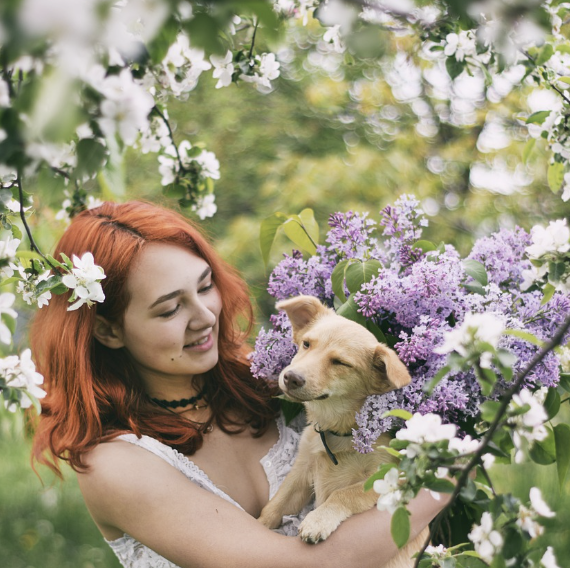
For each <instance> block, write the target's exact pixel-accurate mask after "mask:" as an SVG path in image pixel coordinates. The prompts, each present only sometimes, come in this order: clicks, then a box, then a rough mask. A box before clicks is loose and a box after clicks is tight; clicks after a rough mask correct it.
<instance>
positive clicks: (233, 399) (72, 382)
mask: <svg viewBox="0 0 570 568" xmlns="http://www.w3.org/2000/svg"><path fill="white" fill-rule="evenodd" d="M149 242H155V243H156V242H162V243H169V244H176V245H179V246H182V247H184V248H186V249H187V250H189V251H191V252H192V253H194V254H195V255H197V256H199V257H201V258H203V259H204V260H205V261H206V262H207V263H208V264H209V265H210V267H211V268H212V278H213V281H214V283H215V285H216V286H217V288H218V289H219V291H220V295H221V298H222V310H221V313H220V317H219V360H218V363H217V364H216V366H215V367H214V368H213V369H212V370H211V371H209V372H208V373H207V379H206V381H205V386H206V397H207V399H208V402H209V404H210V408H211V409H212V418H211V419H210V421H209V422H208V423H207V424H205V425H203V426H201V427H198V426H196V427H194V426H193V424H192V423H191V422H189V421H188V420H186V419H184V418H182V417H179V416H177V415H175V414H171V413H166V412H164V410H162V409H160V408H157V407H156V405H153V404H152V403H150V402H149V398H148V396H147V395H146V393H145V391H144V389H143V386H142V381H141V380H140V379H139V377H138V375H137V373H136V371H135V368H134V366H133V364H132V362H131V360H130V358H129V356H128V353H127V352H126V351H125V350H124V349H118V350H115V349H109V348H107V347H105V346H104V345H102V344H101V343H99V342H98V341H97V340H96V339H95V338H94V336H93V327H94V323H95V316H96V314H99V315H101V316H103V317H105V318H107V319H108V320H110V321H112V322H116V323H119V324H120V323H121V322H122V318H123V315H124V312H125V309H126V307H127V305H128V303H129V294H128V290H127V286H126V282H127V278H128V276H129V272H130V269H131V266H132V264H133V262H134V261H135V260H136V258H137V256H138V254H139V253H140V251H141V250H142V249H143V248H144V246H145V245H146V244H147V243H149ZM85 252H91V253H92V254H93V256H94V258H95V263H96V264H98V265H99V266H101V267H103V269H104V271H105V274H106V278H105V279H104V280H103V281H102V286H103V291H104V293H105V301H104V302H103V303H102V304H97V307H96V308H95V306H93V307H92V308H91V309H88V308H87V307H86V306H83V307H81V308H79V309H78V310H75V311H71V312H69V311H67V308H68V307H69V302H68V297H69V295H68V294H64V295H62V296H55V297H53V298H52V299H51V301H50V303H49V305H48V306H46V307H44V308H42V309H41V310H40V311H39V312H38V313H37V315H36V317H35V318H34V321H33V324H32V328H31V345H32V351H33V353H34V357H35V360H36V364H37V367H38V371H39V372H40V373H42V374H43V376H44V379H45V384H44V388H45V390H46V391H47V395H46V397H45V398H44V399H43V400H42V412H41V415H40V418H39V422H38V425H37V429H36V434H35V438H34V446H33V457H34V459H36V460H37V461H38V462H40V463H44V464H46V465H48V466H49V467H51V468H52V469H53V470H54V471H56V472H57V473H60V470H59V464H58V459H62V460H65V461H67V462H69V464H70V465H71V467H72V468H73V469H75V470H78V471H79V470H82V469H84V467H85V466H84V464H83V462H82V458H83V456H84V455H85V453H86V452H88V451H89V450H90V449H92V448H93V447H94V446H96V445H97V444H99V443H101V442H104V441H107V440H110V439H112V438H114V437H116V436H117V435H119V434H121V433H125V432H133V433H135V434H136V435H137V436H141V435H148V436H152V437H154V438H156V439H158V440H160V441H162V442H164V443H166V444H168V445H169V446H171V447H173V448H175V449H177V450H178V451H180V452H182V453H184V454H186V455H191V454H193V453H194V452H195V451H196V450H197V449H199V448H200V446H201V445H202V441H203V437H202V431H203V430H204V429H205V428H206V427H207V426H209V424H210V423H211V422H215V423H216V424H217V425H218V427H220V428H221V429H223V430H224V431H226V432H228V431H230V432H231V431H235V430H236V428H235V426H238V427H239V426H241V427H242V430H243V427H245V426H244V425H245V424H251V425H252V426H253V427H254V428H255V429H256V430H257V435H261V434H262V433H263V432H264V431H265V430H266V429H267V426H268V424H269V423H270V421H271V420H272V419H273V418H274V417H275V413H276V407H275V404H274V402H272V399H271V392H270V390H269V387H268V386H267V385H266V383H265V381H258V380H256V379H254V378H253V377H252V376H251V373H250V370H249V365H248V362H247V360H246V352H247V349H246V346H245V338H246V336H247V334H248V333H249V332H250V331H251V326H252V321H253V313H252V307H251V303H250V301H249V295H248V290H247V287H246V285H245V283H244V282H243V280H242V279H241V278H240V277H239V276H238V275H237V273H236V271H235V270H234V269H233V268H232V267H230V266H229V265H228V264H226V263H225V262H224V261H223V260H222V259H221V258H220V257H219V256H218V254H217V253H216V252H215V251H214V249H213V247H212V246H211V244H210V243H209V242H208V241H207V240H206V238H205V237H204V236H203V235H202V233H201V232H200V230H199V229H198V228H197V227H196V226H195V225H193V224H192V223H190V222H189V221H188V220H187V219H185V218H184V217H183V216H182V215H180V214H178V213H176V212H174V211H172V210H169V209H165V208H162V207H159V206H157V205H153V204H150V203H144V202H137V201H134V202H129V203H123V204H116V203H110V202H108V203H104V204H103V205H101V206H100V207H97V208H95V209H91V210H89V211H83V212H82V213H81V214H79V215H78V216H77V217H75V218H74V220H73V222H72V223H71V225H70V226H69V227H68V229H67V230H66V232H65V233H64V235H63V237H62V238H61V240H60V241H59V244H58V246H57V248H56V250H55V258H59V254H60V253H65V254H66V255H67V256H68V257H70V258H71V256H72V255H77V256H81V255H82V254H83V253H85ZM240 319H241V320H242V321H243V322H245V327H246V329H241V328H240V327H239V325H238V320H240ZM236 416H238V417H239V419H237V420H236V418H235V417H236ZM228 426H231V428H230V429H229V430H228ZM238 429H239V428H238Z"/></svg>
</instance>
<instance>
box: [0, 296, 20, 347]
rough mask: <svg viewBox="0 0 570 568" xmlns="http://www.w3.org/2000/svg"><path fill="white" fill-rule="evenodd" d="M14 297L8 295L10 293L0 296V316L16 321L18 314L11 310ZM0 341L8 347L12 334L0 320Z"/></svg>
mask: <svg viewBox="0 0 570 568" xmlns="http://www.w3.org/2000/svg"><path fill="white" fill-rule="evenodd" d="M15 299H16V296H14V294H10V292H4V293H3V294H0V316H1V315H4V314H6V315H7V316H9V317H11V318H14V319H16V318H17V317H18V314H17V313H16V311H15V310H13V309H12V304H13V303H14V300H15ZM0 341H1V342H2V343H5V344H6V345H9V344H10V342H11V341H12V333H11V331H10V329H9V328H8V326H7V325H6V324H5V323H4V322H3V321H2V319H0Z"/></svg>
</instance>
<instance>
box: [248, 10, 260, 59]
mask: <svg viewBox="0 0 570 568" xmlns="http://www.w3.org/2000/svg"><path fill="white" fill-rule="evenodd" d="M258 25H259V20H255V24H254V26H253V35H252V36H251V47H250V48H249V55H248V56H247V58H248V59H249V60H251V56H252V55H253V46H254V45H255V36H256V34H257V26H258Z"/></svg>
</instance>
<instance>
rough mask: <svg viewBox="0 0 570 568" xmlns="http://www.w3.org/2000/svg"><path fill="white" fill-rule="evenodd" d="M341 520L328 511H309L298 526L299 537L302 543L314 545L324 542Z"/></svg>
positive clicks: (318, 509) (323, 509)
mask: <svg viewBox="0 0 570 568" xmlns="http://www.w3.org/2000/svg"><path fill="white" fill-rule="evenodd" d="M342 520H343V519H342V518H339V517H338V516H337V515H335V514H334V513H332V512H331V511H330V510H327V509H326V508H324V507H318V508H317V509H315V510H314V511H311V512H310V513H309V514H308V515H307V516H306V517H305V519H304V520H303V522H302V523H301V524H300V525H299V536H300V537H301V539H302V540H303V541H304V542H307V543H309V544H316V543H317V542H321V541H322V540H326V539H327V538H328V537H329V536H330V534H331V533H332V532H333V531H334V530H335V529H336V528H337V527H338V525H340V523H341V522H342Z"/></svg>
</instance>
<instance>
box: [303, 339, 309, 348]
mask: <svg viewBox="0 0 570 568" xmlns="http://www.w3.org/2000/svg"><path fill="white" fill-rule="evenodd" d="M309 347H310V344H309V342H308V341H303V349H308V348H309Z"/></svg>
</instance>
